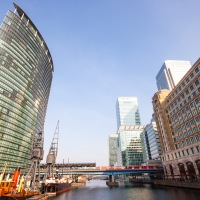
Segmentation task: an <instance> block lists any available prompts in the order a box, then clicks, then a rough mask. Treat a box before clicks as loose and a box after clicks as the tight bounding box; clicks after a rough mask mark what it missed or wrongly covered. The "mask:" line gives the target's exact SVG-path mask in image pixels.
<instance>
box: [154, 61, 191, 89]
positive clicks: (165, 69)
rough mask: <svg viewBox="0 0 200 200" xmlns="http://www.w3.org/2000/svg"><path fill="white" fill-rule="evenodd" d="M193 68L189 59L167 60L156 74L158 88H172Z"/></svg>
mask: <svg viewBox="0 0 200 200" xmlns="http://www.w3.org/2000/svg"><path fill="white" fill-rule="evenodd" d="M190 68H191V64H190V62H189V61H178V60H167V61H165V62H164V64H163V66H162V67H161V69H160V71H159V72H158V74H157V76H156V84H157V88H158V90H163V89H168V90H172V89H173V88H174V87H175V86H176V85H177V83H178V82H179V81H180V80H181V79H182V78H183V76H184V75H185V74H186V73H187V72H188V70H189V69H190Z"/></svg>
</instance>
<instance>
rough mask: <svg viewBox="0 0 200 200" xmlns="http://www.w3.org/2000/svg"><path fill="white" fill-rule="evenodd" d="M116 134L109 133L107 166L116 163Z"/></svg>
mask: <svg viewBox="0 0 200 200" xmlns="http://www.w3.org/2000/svg"><path fill="white" fill-rule="evenodd" d="M117 138H118V135H117V134H110V135H109V166H115V165H117Z"/></svg>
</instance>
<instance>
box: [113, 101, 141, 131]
mask: <svg viewBox="0 0 200 200" xmlns="http://www.w3.org/2000/svg"><path fill="white" fill-rule="evenodd" d="M116 114H117V127H118V128H119V127H120V126H124V125H140V123H141V122H140V114H139V108H138V101H137V97H118V98H117V103H116Z"/></svg>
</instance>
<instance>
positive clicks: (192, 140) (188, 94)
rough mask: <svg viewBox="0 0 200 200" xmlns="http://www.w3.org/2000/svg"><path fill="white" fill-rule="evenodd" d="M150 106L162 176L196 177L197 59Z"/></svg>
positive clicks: (199, 142)
mask: <svg viewBox="0 0 200 200" xmlns="http://www.w3.org/2000/svg"><path fill="white" fill-rule="evenodd" d="M152 103H153V108H154V114H155V121H156V125H157V129H158V134H159V138H160V141H161V147H162V163H163V166H164V170H165V175H166V176H168V177H171V178H180V177H181V178H186V177H187V178H191V179H194V178H195V177H199V175H200V59H198V60H197V61H196V63H195V64H194V65H193V66H192V67H191V68H190V70H189V71H188V72H187V73H186V74H185V76H184V77H183V78H182V79H181V81H180V82H179V83H178V84H177V85H176V87H175V88H174V89H173V90H171V91H170V90H160V91H158V92H156V93H155V94H154V96H153V99H152ZM176 175H178V176H176Z"/></svg>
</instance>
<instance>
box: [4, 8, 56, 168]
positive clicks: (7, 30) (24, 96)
mask: <svg viewBox="0 0 200 200" xmlns="http://www.w3.org/2000/svg"><path fill="white" fill-rule="evenodd" d="M14 7H15V11H14V12H12V11H10V10H9V11H8V12H7V14H6V17H5V18H4V20H3V22H2V24H1V26H0V168H2V166H3V165H4V163H5V161H7V162H8V166H7V172H9V171H13V169H14V168H16V167H17V166H21V167H22V169H23V168H27V167H29V165H30V158H31V151H32V141H33V137H34V135H35V134H37V133H42V134H43V132H44V121H45V115H46V110H47V103H48V98H49V93H50V87H51V82H52V76H53V61H52V57H51V54H50V52H49V49H48V47H47V45H46V43H45V41H44V39H43V37H42V36H41V34H40V32H39V30H38V29H37V28H36V26H35V25H34V24H33V22H32V21H31V19H30V18H29V17H28V16H27V15H26V13H25V12H24V11H23V10H22V9H21V8H20V7H19V6H17V5H16V4H14Z"/></svg>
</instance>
